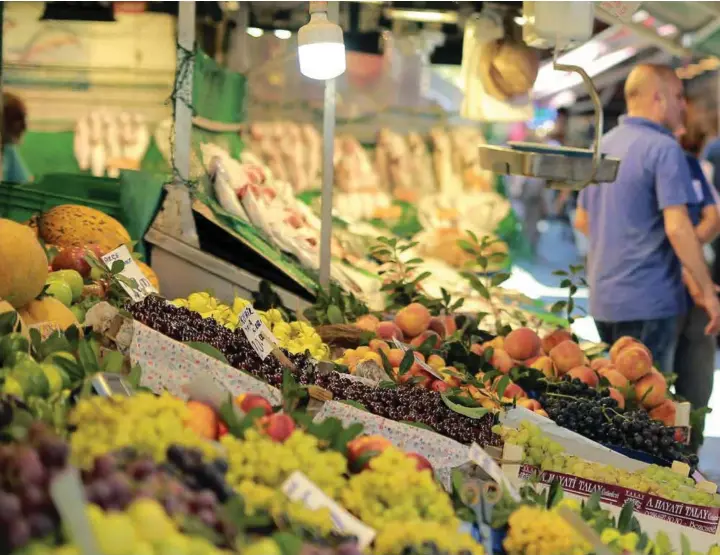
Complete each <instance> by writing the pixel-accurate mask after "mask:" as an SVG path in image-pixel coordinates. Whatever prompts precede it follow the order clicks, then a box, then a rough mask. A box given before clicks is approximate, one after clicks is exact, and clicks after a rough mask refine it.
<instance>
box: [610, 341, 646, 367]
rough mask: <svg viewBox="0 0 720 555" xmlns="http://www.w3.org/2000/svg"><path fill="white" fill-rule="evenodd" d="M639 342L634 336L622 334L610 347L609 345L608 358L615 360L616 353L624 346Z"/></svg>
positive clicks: (634, 344)
mask: <svg viewBox="0 0 720 555" xmlns="http://www.w3.org/2000/svg"><path fill="white" fill-rule="evenodd" d="M639 344H640V342H639V341H638V340H637V339H635V338H634V337H630V336H629V335H624V336H623V337H621V338H620V339H618V340H617V341H616V342H615V343H613V345H612V347H610V360H611V361H613V362H615V360H616V359H617V357H618V355H619V354H620V353H621V352H622V350H623V349H625V347H629V346H631V345H632V346H636V345H639Z"/></svg>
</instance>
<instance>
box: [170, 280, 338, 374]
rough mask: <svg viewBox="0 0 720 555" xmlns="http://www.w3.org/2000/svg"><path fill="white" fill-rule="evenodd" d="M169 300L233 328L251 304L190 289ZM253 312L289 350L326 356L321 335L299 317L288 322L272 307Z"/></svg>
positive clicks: (323, 358) (241, 299)
mask: <svg viewBox="0 0 720 555" xmlns="http://www.w3.org/2000/svg"><path fill="white" fill-rule="evenodd" d="M171 303H172V304H173V305H175V306H177V307H182V308H187V309H189V310H192V311H193V312H197V313H198V314H200V316H202V317H203V318H213V319H214V320H216V321H217V322H218V323H220V324H222V325H223V326H225V327H226V328H227V329H229V330H230V331H234V330H235V328H236V327H237V325H238V320H239V318H240V314H241V313H242V311H243V310H244V309H245V307H246V306H248V305H250V304H251V303H250V301H248V300H245V299H243V298H241V297H235V299H234V300H233V303H232V306H229V305H226V304H223V303H222V302H221V301H219V300H218V299H216V298H215V297H213V296H212V295H210V293H207V292H201V293H192V294H191V295H189V296H188V298H187V299H175V300H173V301H171ZM257 314H258V316H259V317H260V320H261V321H262V322H263V324H265V326H267V328H268V329H269V330H270V331H271V332H272V334H273V335H274V336H275V338H276V339H277V340H278V343H279V345H280V347H283V348H284V349H287V350H288V351H289V352H290V353H293V354H299V353H305V352H309V353H310V356H312V357H313V358H315V359H316V360H325V359H327V358H328V355H329V353H330V348H329V347H328V346H327V345H326V344H325V343H323V341H322V338H321V337H320V336H319V335H318V333H317V332H316V331H315V330H314V329H313V327H312V326H311V325H309V324H307V323H306V322H300V321H292V322H288V321H286V319H285V318H284V317H283V315H282V313H281V312H280V311H279V310H278V309H275V308H271V309H270V310H268V311H266V312H263V311H257Z"/></svg>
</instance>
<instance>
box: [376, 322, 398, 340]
mask: <svg viewBox="0 0 720 555" xmlns="http://www.w3.org/2000/svg"><path fill="white" fill-rule="evenodd" d="M375 333H376V334H377V336H378V337H379V338H380V339H397V340H398V341H405V336H404V335H403V332H402V331H401V330H400V328H399V327H397V326H396V325H395V324H394V323H393V322H380V323H379V324H378V326H377V328H376V329H375Z"/></svg>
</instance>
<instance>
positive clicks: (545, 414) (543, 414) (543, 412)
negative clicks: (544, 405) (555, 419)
mask: <svg viewBox="0 0 720 555" xmlns="http://www.w3.org/2000/svg"><path fill="white" fill-rule="evenodd" d="M533 412H534V413H535V414H539V415H540V416H544V417H545V418H550V417H549V416H548V413H547V412H545V409H536V410H534V411H533Z"/></svg>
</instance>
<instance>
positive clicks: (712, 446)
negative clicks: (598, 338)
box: [510, 222, 720, 482]
mask: <svg viewBox="0 0 720 555" xmlns="http://www.w3.org/2000/svg"><path fill="white" fill-rule="evenodd" d="M540 225H541V235H540V241H539V244H538V249H537V251H538V252H537V256H536V258H535V260H533V261H524V262H522V261H521V262H519V263H518V266H519V268H520V271H521V273H522V272H523V271H524V272H526V273H527V274H529V275H531V276H532V278H533V280H534V281H535V282H537V283H538V284H539V285H541V286H542V287H537V289H538V293H537V295H533V296H538V297H540V298H541V299H542V300H543V302H547V303H551V302H554V301H556V300H559V299H560V298H563V297H564V295H565V293H564V292H563V291H561V290H554V289H555V288H557V287H558V284H559V281H560V278H558V277H557V276H553V275H552V272H553V271H554V270H564V269H567V268H568V266H569V265H570V264H579V263H581V262H582V260H581V259H580V257H579V256H578V253H577V249H576V248H575V245H574V243H573V237H572V234H571V233H570V230H569V228H568V227H567V226H565V225H563V224H562V223H560V222H541V224H540ZM520 278H522V275H521V276H520ZM518 285H520V284H519V283H518ZM510 286H512V285H510ZM518 288H519V289H521V287H518ZM528 293H529V292H528ZM556 295H557V296H556ZM576 302H577V304H578V306H581V307H582V308H584V309H587V292H585V291H580V292H578V295H577V296H576ZM588 320H589V319H588ZM576 333H578V334H579V335H580V332H579V331H577V330H576ZM591 334H592V330H590V335H591ZM583 335H585V334H583ZM586 338H587V339H591V337H586ZM715 368H716V370H715V384H714V387H713V392H712V395H711V397H710V403H709V406H710V408H711V409H713V412H711V413H710V414H709V415H708V416H707V420H706V424H705V443H704V444H703V447H702V449H701V450H700V470H701V472H702V473H703V474H704V475H705V476H706V477H707V478H708V479H710V480H712V481H714V482H720V351H718V353H717V354H716V356H715Z"/></svg>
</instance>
